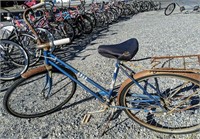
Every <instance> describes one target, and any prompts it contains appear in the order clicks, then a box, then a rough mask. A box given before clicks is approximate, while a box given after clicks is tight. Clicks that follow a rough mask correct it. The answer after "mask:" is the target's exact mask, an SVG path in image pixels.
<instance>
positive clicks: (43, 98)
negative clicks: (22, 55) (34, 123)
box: [3, 3, 200, 134]
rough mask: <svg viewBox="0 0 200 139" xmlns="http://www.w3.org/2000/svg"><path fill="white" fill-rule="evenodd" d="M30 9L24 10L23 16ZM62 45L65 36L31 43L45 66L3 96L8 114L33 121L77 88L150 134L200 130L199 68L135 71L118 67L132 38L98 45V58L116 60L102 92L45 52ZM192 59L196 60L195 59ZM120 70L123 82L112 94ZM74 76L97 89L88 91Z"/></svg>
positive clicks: (128, 56) (131, 52)
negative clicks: (123, 78)
mask: <svg viewBox="0 0 200 139" xmlns="http://www.w3.org/2000/svg"><path fill="white" fill-rule="evenodd" d="M44 4H45V3H42V4H39V5H36V6H34V7H32V9H35V8H37V7H40V6H43V5H44ZM32 9H27V10H26V11H25V13H24V17H26V13H27V12H29V10H32ZM25 20H26V22H27V24H28V25H29V27H30V29H31V30H33V32H34V29H33V28H32V27H31V25H30V24H29V22H28V21H27V19H26V18H25ZM36 35H37V33H36ZM38 41H39V39H38ZM66 43H69V39H68V38H65V39H62V40H56V41H52V42H48V43H43V44H42V43H41V44H39V45H37V47H38V48H40V49H43V55H44V61H45V65H44V66H40V67H37V68H35V69H31V70H29V71H27V72H26V73H24V74H23V75H22V77H21V78H20V79H19V80H18V81H16V82H15V83H14V84H13V85H12V87H11V88H10V89H9V90H8V91H7V92H6V94H5V96H4V100H3V104H4V107H5V109H6V110H7V112H8V113H10V114H12V115H14V116H16V117H20V118H35V117H42V116H45V115H48V114H51V113H53V112H56V111H58V110H61V109H62V107H63V105H65V104H66V103H67V102H68V101H69V100H70V99H71V98H72V96H73V95H74V93H75V92H76V87H77V84H78V85H79V86H81V87H82V88H83V89H84V90H86V91H87V92H89V93H90V94H91V95H93V96H94V97H95V98H96V99H97V100H99V101H100V102H101V104H103V105H104V106H105V108H106V109H108V108H110V109H120V110H124V111H125V112H126V114H127V115H128V116H129V117H130V118H131V119H132V120H134V121H136V122H137V123H139V124H140V125H142V126H144V127H147V128H149V129H151V130H154V131H157V132H164V133H170V134H171V133H174V134H180V133H190V132H194V131H199V130H200V124H199V123H200V119H199V117H200V82H199V79H200V74H199V70H186V69H185V70H180V69H169V68H154V69H150V70H144V71H141V72H139V73H135V72H134V71H133V70H131V69H130V67H128V66H126V65H125V64H124V62H126V61H131V60H132V58H133V57H134V56H135V55H136V53H137V51H138V47H139V45H138V41H137V39H135V38H132V39H129V40H127V41H125V42H122V43H120V44H114V45H101V46H99V48H98V52H99V54H101V55H102V56H104V57H107V58H114V59H116V64H115V69H114V73H113V78H112V82H111V85H110V89H105V88H104V87H102V86H101V85H99V84H98V83H96V82H95V81H93V80H92V79H91V78H89V77H88V76H86V75H85V74H84V73H82V72H80V71H78V70H77V69H75V68H73V67H72V66H71V65H70V64H68V63H65V62H63V61H62V60H60V59H59V58H58V57H56V56H55V55H53V54H52V53H51V52H50V48H51V46H54V45H62V44H66ZM188 57H190V56H188ZM194 57H197V58H198V59H199V58H200V55H195V56H194ZM184 58H185V57H184ZM158 59H159V58H158ZM170 59H172V58H170ZM154 60H155V59H154ZM120 70H121V71H122V72H123V73H124V74H125V75H126V76H127V77H128V78H127V80H125V81H124V82H123V83H122V84H121V86H120V88H119V90H118V91H117V92H116V91H114V89H115V84H116V79H117V76H118V72H119V71H120ZM79 78H82V79H83V80H84V81H86V82H88V83H90V84H92V85H93V86H94V87H96V88H98V89H99V90H100V91H99V92H94V91H92V90H91V89H90V88H89V87H87V86H86V85H84V84H83V83H82V82H80V81H79V80H78V79H79ZM86 119H87V118H86Z"/></svg>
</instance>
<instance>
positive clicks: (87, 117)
mask: <svg viewBox="0 0 200 139" xmlns="http://www.w3.org/2000/svg"><path fill="white" fill-rule="evenodd" d="M91 117H92V115H91V114H88V113H87V114H85V115H84V117H83V119H82V121H81V124H87V123H88V122H89V120H90V118H91Z"/></svg>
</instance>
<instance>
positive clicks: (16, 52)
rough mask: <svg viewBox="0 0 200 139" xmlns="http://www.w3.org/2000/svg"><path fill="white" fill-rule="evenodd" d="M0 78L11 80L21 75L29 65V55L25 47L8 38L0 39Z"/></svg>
mask: <svg viewBox="0 0 200 139" xmlns="http://www.w3.org/2000/svg"><path fill="white" fill-rule="evenodd" d="M0 65H1V70H0V79H1V80H13V79H16V78H18V77H20V76H21V74H23V73H24V72H25V71H26V70H27V69H28V67H29V57H28V54H27V53H26V51H25V49H24V48H23V47H21V46H20V45H19V44H17V43H15V42H13V41H10V40H3V39H2V40H0Z"/></svg>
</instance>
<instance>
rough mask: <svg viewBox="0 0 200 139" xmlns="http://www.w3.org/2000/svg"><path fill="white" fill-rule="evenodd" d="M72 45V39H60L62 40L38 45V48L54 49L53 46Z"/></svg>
mask: <svg viewBox="0 0 200 139" xmlns="http://www.w3.org/2000/svg"><path fill="white" fill-rule="evenodd" d="M68 43H70V39H69V38H64V39H60V40H55V41H53V43H52V42H48V43H45V44H40V45H37V48H45V47H52V46H53V45H55V46H57V45H63V44H68Z"/></svg>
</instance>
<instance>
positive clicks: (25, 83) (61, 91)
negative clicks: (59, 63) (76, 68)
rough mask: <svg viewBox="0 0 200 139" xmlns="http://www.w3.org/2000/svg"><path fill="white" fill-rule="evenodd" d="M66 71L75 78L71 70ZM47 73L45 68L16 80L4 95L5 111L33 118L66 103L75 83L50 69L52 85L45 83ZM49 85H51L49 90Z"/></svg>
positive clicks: (71, 94)
mask: <svg viewBox="0 0 200 139" xmlns="http://www.w3.org/2000/svg"><path fill="white" fill-rule="evenodd" d="M66 72H67V73H69V74H70V75H71V76H73V77H74V78H76V76H75V75H74V74H73V73H72V72H71V71H69V70H66ZM47 74H48V72H47V71H46V70H45V71H43V72H39V73H36V74H34V75H32V76H30V77H27V78H20V79H19V80H18V81H16V82H15V83H14V84H13V86H11V87H10V89H9V90H8V91H7V92H6V94H5V96H4V100H3V104H4V108H5V109H6V110H7V112H8V113H10V114H12V115H13V116H16V117H20V118H35V117H41V116H45V115H48V114H50V113H53V112H55V111H57V110H58V109H60V108H61V107H62V106H63V105H64V104H66V103H67V102H68V101H69V100H70V99H71V98H72V96H73V95H74V93H75V91H76V83H75V82H73V81H72V80H71V79H69V78H68V77H66V76H65V75H64V74H62V73H61V72H59V71H57V70H52V85H50V84H46V79H47ZM49 86H51V87H52V88H51V91H50V92H49ZM48 93H50V94H49V96H48V97H46V95H47V94H48Z"/></svg>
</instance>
